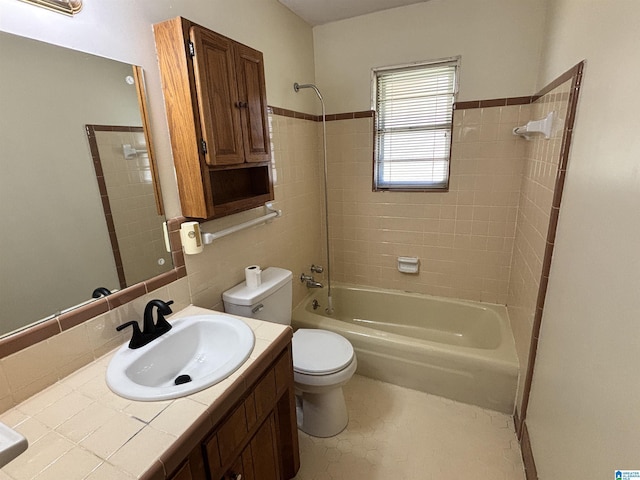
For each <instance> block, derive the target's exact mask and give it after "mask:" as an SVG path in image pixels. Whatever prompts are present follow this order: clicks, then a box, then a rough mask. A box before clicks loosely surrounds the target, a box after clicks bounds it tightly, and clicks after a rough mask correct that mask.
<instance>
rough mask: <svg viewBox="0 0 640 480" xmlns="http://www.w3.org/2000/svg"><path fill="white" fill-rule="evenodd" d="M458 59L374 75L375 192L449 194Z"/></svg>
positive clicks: (383, 69) (383, 70)
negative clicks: (403, 191)
mask: <svg viewBox="0 0 640 480" xmlns="http://www.w3.org/2000/svg"><path fill="white" fill-rule="evenodd" d="M457 69H458V59H457V58H455V59H447V60H443V61H437V62H430V63H422V64H417V65H411V66H408V67H400V68H398V67H393V68H381V69H376V70H374V71H373V75H374V101H375V110H376V127H375V128H376V131H375V162H374V173H373V176H374V189H375V190H409V191H411V190H413V191H415V190H446V189H447V187H448V184H449V155H450V149H451V125H452V119H453V103H454V101H455V96H456V93H457V78H456V77H457Z"/></svg>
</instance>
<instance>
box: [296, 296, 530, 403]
mask: <svg viewBox="0 0 640 480" xmlns="http://www.w3.org/2000/svg"><path fill="white" fill-rule="evenodd" d="M331 293H332V297H333V307H334V314H333V315H331V316H329V315H327V314H326V313H325V308H326V306H327V292H326V288H323V289H317V290H312V291H311V293H310V294H309V295H308V296H307V297H306V298H305V300H304V301H303V302H302V303H301V304H300V305H298V306H297V307H296V308H295V309H294V311H293V315H292V325H293V327H294V328H295V329H298V328H323V329H326V330H331V331H333V332H336V333H339V334H340V335H342V336H344V337H346V338H347V339H348V340H349V341H350V342H351V343H352V345H353V347H354V349H355V351H356V355H357V358H358V370H357V373H359V374H361V375H365V376H367V377H371V378H375V379H378V380H382V381H385V382H389V383H393V384H395V385H400V386H403V387H408V388H412V389H415V390H421V391H424V392H427V393H431V394H434V395H439V396H442V397H446V398H450V399H452V400H457V401H460V402H464V403H469V404H472V405H478V406H480V407H484V408H489V409H492V410H496V411H499V412H503V413H509V414H511V413H513V408H514V402H515V396H516V388H517V384H518V358H517V355H516V349H515V344H514V341H513V335H512V333H511V330H510V327H509V319H508V317H507V312H506V308H505V307H504V306H502V305H492V304H484V303H475V302H468V301H463V300H452V299H447V298H440V297H432V296H427V295H419V294H412V293H405V292H400V291H395V290H384V289H377V288H371V287H360V286H354V285H345V284H337V285H335V286H332V288H331ZM314 300H315V301H317V302H318V304H319V307H317V308H315V309H314Z"/></svg>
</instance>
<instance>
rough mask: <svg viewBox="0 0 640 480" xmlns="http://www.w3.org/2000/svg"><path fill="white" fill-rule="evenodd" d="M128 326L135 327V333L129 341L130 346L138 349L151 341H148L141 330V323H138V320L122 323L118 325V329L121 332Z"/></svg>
mask: <svg viewBox="0 0 640 480" xmlns="http://www.w3.org/2000/svg"><path fill="white" fill-rule="evenodd" d="M127 327H133V334H132V335H131V340H130V341H129V348H131V349H136V348H140V347H144V346H145V345H146V344H147V343H149V342H148V341H146V338H145V336H144V334H143V333H142V331H141V330H140V325H138V322H136V321H135V320H131V321H130V322H127V323H123V324H122V325H118V326H117V327H116V330H117V331H118V332H119V331H121V330H124V329H125V328H127Z"/></svg>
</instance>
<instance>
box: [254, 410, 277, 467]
mask: <svg viewBox="0 0 640 480" xmlns="http://www.w3.org/2000/svg"><path fill="white" fill-rule="evenodd" d="M250 446H251V452H252V459H253V470H254V472H255V478H257V479H260V480H279V479H280V464H279V461H278V457H279V455H280V454H279V450H278V437H277V434H276V424H275V419H274V414H273V413H272V414H271V415H269V416H268V417H267V419H266V420H265V422H264V423H263V424H262V426H261V427H260V429H259V430H258V431H257V432H256V434H255V436H254V437H253V439H252V440H251V444H250Z"/></svg>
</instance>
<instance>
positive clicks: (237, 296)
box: [222, 267, 293, 305]
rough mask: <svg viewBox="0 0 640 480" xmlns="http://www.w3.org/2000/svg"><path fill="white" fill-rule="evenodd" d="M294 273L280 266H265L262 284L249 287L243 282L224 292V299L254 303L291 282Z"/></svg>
mask: <svg viewBox="0 0 640 480" xmlns="http://www.w3.org/2000/svg"><path fill="white" fill-rule="evenodd" d="M292 278H293V274H292V273H291V272H290V271H289V270H285V269H284V268H278V267H269V268H265V269H264V270H263V271H262V275H261V279H262V283H261V284H260V286H258V287H255V288H251V287H247V283H246V282H242V283H240V284H238V285H236V286H235V287H233V288H231V289H229V290H227V291H226V292H224V293H223V294H222V300H223V301H224V302H226V303H232V304H233V305H254V304H256V303H258V302H260V301H262V300H264V298H265V297H267V296H268V295H271V294H272V293H273V292H275V291H276V290H279V289H280V288H282V287H283V286H284V285H286V284H287V282H290V281H291V279H292Z"/></svg>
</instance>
